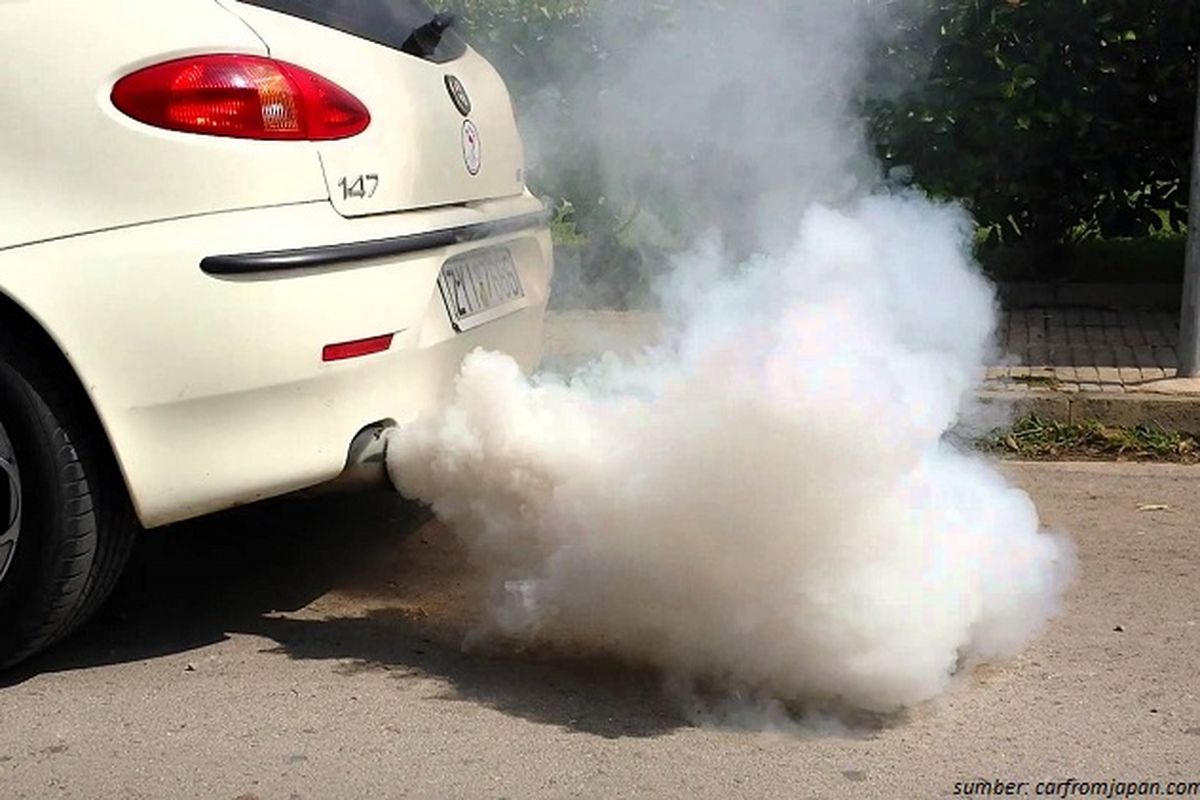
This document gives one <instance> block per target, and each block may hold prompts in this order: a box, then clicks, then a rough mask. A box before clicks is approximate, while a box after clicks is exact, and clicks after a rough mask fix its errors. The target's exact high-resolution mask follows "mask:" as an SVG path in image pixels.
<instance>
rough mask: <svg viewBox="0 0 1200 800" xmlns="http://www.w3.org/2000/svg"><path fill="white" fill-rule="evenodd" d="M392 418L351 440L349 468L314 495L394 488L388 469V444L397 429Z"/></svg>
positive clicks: (368, 427) (359, 433) (365, 430)
mask: <svg viewBox="0 0 1200 800" xmlns="http://www.w3.org/2000/svg"><path fill="white" fill-rule="evenodd" d="M395 428H396V423H394V422H392V421H391V420H387V421H384V422H378V423H376V424H374V425H368V426H367V427H365V428H363V429H362V430H361V431H359V432H358V434H357V435H356V436H355V437H354V440H353V441H352V442H350V450H349V452H348V453H347V455H346V468H345V469H343V470H342V474H341V475H339V476H337V477H336V478H334V479H333V480H331V481H329V482H328V483H323V484H321V485H319V486H314V487H313V488H312V489H310V490H309V493H312V494H328V493H333V492H339V493H340V492H370V491H381V490H391V489H393V488H394V487H393V486H392V482H391V479H389V478H388V471H387V443H388V436H389V434H390V433H391V432H392V431H393V430H395Z"/></svg>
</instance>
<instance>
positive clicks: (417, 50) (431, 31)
mask: <svg viewBox="0 0 1200 800" xmlns="http://www.w3.org/2000/svg"><path fill="white" fill-rule="evenodd" d="M453 26H454V15H453V14H441V13H439V14H434V15H433V19H431V20H429V22H426V23H425V24H424V25H422V26H421V27H419V28H417V29H416V30H414V31H413V32H412V35H411V36H409V37H408V38H407V39H406V40H405V41H404V44H402V45H400V49H401V50H403V51H404V52H406V53H408V54H409V55H412V56H417V57H418V58H429V57H430V56H432V55H433V54H434V53H435V52H436V51H437V48H438V45H439V44H441V43H442V37H443V36H445V35H446V31H448V30H450V28H452V27H453Z"/></svg>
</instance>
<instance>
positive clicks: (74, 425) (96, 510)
mask: <svg viewBox="0 0 1200 800" xmlns="http://www.w3.org/2000/svg"><path fill="white" fill-rule="evenodd" d="M46 361H48V359H44V358H43V359H39V358H38V357H37V356H36V355H35V354H33V353H30V352H28V348H22V347H20V346H19V345H15V344H14V342H13V341H12V340H11V339H10V338H8V337H4V336H0V462H3V463H0V481H2V482H0V492H2V493H0V512H3V513H0V517H5V519H0V526H4V531H3V536H7V539H8V543H9V544H11V547H6V548H5V549H6V550H8V551H9V552H8V553H7V555H5V559H6V561H7V562H8V563H7V569H6V570H5V571H4V574H3V576H2V577H0V668H5V667H9V666H12V665H14V664H16V663H17V662H19V661H22V660H24V659H27V658H29V657H30V656H32V655H34V654H35V653H37V652H39V651H41V650H43V649H45V648H46V647H48V646H50V645H51V644H53V643H54V642H56V641H59V640H60V639H62V638H63V637H65V636H66V635H67V634H69V633H70V632H71V631H72V630H74V629H75V628H77V627H78V626H79V625H80V624H82V623H83V622H84V621H85V620H86V619H87V618H88V617H90V616H91V615H92V614H93V613H94V612H95V611H96V609H97V608H98V607H99V606H100V605H101V604H102V603H103V602H104V599H105V598H106V597H107V596H108V594H109V593H110V592H111V591H112V588H113V586H114V584H115V583H116V580H117V577H118V576H119V574H120V572H121V569H122V567H123V566H124V564H125V562H126V561H127V560H128V557H129V551H130V548H131V547H132V544H133V540H134V537H135V535H136V532H137V530H138V527H137V525H136V523H135V522H134V521H133V516H132V513H131V511H130V508H129V500H128V496H127V494H126V492H125V489H124V486H123V484H121V482H120V480H119V478H118V476H117V472H116V467H115V464H114V463H112V461H113V459H112V456H111V454H110V453H109V451H108V448H107V446H106V445H105V442H104V440H103V437H102V435H101V434H100V431H99V425H98V423H97V422H96V421H95V417H94V415H93V414H92V413H91V411H90V408H88V407H87V405H86V403H85V401H83V399H82V398H81V397H80V396H79V394H80V393H79V392H73V391H72V390H71V387H70V383H69V380H68V376H66V375H63V374H62V372H63V371H61V370H54V369H52V368H47V367H46V366H45V362H46ZM4 542H5V539H4V538H2V537H0V546H2V545H3V543H4ZM3 567H4V565H3V564H0V568H3Z"/></svg>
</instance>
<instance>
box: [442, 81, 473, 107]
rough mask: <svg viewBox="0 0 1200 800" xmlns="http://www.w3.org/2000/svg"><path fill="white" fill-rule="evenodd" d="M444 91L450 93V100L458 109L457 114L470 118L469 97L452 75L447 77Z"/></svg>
mask: <svg viewBox="0 0 1200 800" xmlns="http://www.w3.org/2000/svg"><path fill="white" fill-rule="evenodd" d="M446 91H448V92H450V99H451V100H453V101H454V107H455V108H457V109H458V112H459V113H460V114H462V115H463V116H464V117H469V116H471V96H470V95H468V94H467V90H466V89H465V88H463V85H462V81H460V80H459V79H458V78H456V77H454V76H453V75H447V76H446Z"/></svg>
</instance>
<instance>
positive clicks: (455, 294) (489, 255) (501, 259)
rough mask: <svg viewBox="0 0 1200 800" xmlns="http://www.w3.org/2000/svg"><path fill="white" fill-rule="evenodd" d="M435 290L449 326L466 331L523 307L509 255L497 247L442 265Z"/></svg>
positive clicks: (517, 276) (515, 271) (506, 251)
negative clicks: (437, 292) (436, 289)
mask: <svg viewBox="0 0 1200 800" xmlns="http://www.w3.org/2000/svg"><path fill="white" fill-rule="evenodd" d="M438 288H440V289H441V291H442V299H443V300H444V301H445V302H446V311H447V312H449V314H450V323H451V324H452V325H453V326H454V329H455V330H457V331H465V330H469V329H471V328H474V327H476V326H478V325H483V324H484V323H485V322H491V321H492V320H494V319H499V318H500V317H502V316H504V315H505V314H508V313H510V312H512V311H515V310H516V309H518V308H520V307H521V306H522V305H524V301H525V289H524V288H523V287H522V286H521V276H520V275H518V274H517V268H516V265H515V264H513V258H512V253H510V252H509V251H508V249H507V248H503V247H497V248H493V249H489V250H478V251H475V252H473V253H467V254H466V255H463V256H458V257H457V258H453V259H451V260H450V261H447V262H446V263H445V264H443V265H442V272H441V274H440V275H439V276H438Z"/></svg>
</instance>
